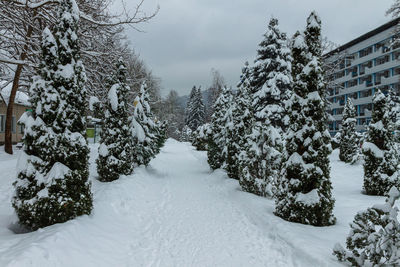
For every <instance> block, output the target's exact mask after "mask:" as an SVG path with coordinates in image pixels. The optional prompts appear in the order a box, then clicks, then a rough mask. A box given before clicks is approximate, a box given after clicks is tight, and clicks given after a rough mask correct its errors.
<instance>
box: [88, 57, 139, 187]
mask: <svg viewBox="0 0 400 267" xmlns="http://www.w3.org/2000/svg"><path fill="white" fill-rule="evenodd" d="M108 83H109V88H110V89H109V91H108V98H107V103H106V104H105V105H104V106H103V108H104V116H103V123H102V131H101V133H100V138H101V139H100V146H99V157H98V159H97V161H96V163H97V172H98V174H99V180H100V181H102V182H111V181H114V180H116V179H118V178H119V176H120V175H122V174H125V175H129V174H131V173H132V172H133V158H132V151H133V146H132V145H133V143H132V132H131V128H130V125H129V124H130V118H129V113H128V103H127V102H126V100H127V95H128V93H129V86H128V85H127V84H126V66H125V64H124V63H123V62H122V60H121V59H120V60H119V61H118V62H117V64H116V66H115V73H114V74H113V75H112V77H110V81H109V82H108Z"/></svg>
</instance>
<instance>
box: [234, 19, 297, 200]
mask: <svg viewBox="0 0 400 267" xmlns="http://www.w3.org/2000/svg"><path fill="white" fill-rule="evenodd" d="M255 63H256V65H255V67H254V69H253V72H252V77H251V79H250V85H251V97H252V106H253V108H254V116H255V123H254V125H253V126H252V131H251V133H250V134H249V135H248V137H247V139H248V144H247V148H246V156H245V163H244V167H243V169H242V172H241V174H240V184H241V185H242V188H243V189H244V190H246V191H248V192H251V193H254V194H257V195H261V196H272V195H273V194H274V190H275V189H274V187H275V183H276V179H277V177H278V175H279V171H280V163H281V153H282V151H283V142H282V138H281V136H282V133H283V128H284V123H283V122H284V117H285V110H284V101H285V96H286V93H287V91H288V90H289V89H290V86H291V75H290V72H291V56H290V49H289V48H288V46H287V40H286V35H285V34H284V33H281V32H280V30H279V29H278V20H277V19H275V18H272V19H271V20H270V22H269V25H268V30H267V32H266V33H265V34H264V40H263V41H262V42H261V43H260V48H259V50H258V56H257V59H256V61H255Z"/></svg>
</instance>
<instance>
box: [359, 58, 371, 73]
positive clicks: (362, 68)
mask: <svg viewBox="0 0 400 267" xmlns="http://www.w3.org/2000/svg"><path fill="white" fill-rule="evenodd" d="M366 68H369V69H370V68H372V60H370V61H367V62H365V63H363V64H361V65H360V75H363V74H365V69H366Z"/></svg>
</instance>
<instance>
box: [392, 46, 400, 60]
mask: <svg viewBox="0 0 400 267" xmlns="http://www.w3.org/2000/svg"><path fill="white" fill-rule="evenodd" d="M399 45H400V43H399ZM393 59H394V60H398V59H400V51H395V52H394V53H393Z"/></svg>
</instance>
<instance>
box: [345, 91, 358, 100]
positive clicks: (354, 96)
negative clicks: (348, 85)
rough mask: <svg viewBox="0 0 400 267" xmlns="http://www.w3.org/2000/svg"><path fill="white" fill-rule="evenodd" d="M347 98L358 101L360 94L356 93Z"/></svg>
mask: <svg viewBox="0 0 400 267" xmlns="http://www.w3.org/2000/svg"><path fill="white" fill-rule="evenodd" d="M347 97H350V98H351V99H357V98H358V93H357V92H355V93H352V94H348V96H347Z"/></svg>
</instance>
